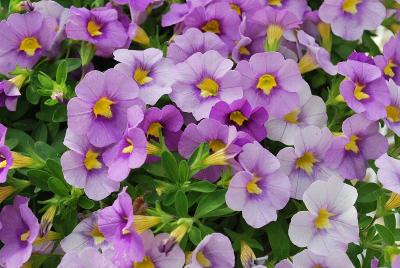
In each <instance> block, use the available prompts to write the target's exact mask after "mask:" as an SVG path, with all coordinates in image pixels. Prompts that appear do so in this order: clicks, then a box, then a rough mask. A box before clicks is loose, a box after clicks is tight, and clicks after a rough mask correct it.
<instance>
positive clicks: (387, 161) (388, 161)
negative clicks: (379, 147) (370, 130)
mask: <svg viewBox="0 0 400 268" xmlns="http://www.w3.org/2000/svg"><path fill="white" fill-rule="evenodd" d="M375 165H376V166H377V167H378V168H379V170H378V180H379V182H380V183H382V185H383V187H385V188H386V189H388V190H390V191H392V192H395V193H398V194H400V173H399V170H400V169H399V167H400V160H398V159H396V158H393V157H390V156H388V155H387V154H383V155H382V156H381V157H379V158H378V159H376V161H375Z"/></svg>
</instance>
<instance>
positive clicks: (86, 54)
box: [79, 42, 96, 66]
mask: <svg viewBox="0 0 400 268" xmlns="http://www.w3.org/2000/svg"><path fill="white" fill-rule="evenodd" d="M95 52H96V47H95V46H94V45H92V44H91V43H89V42H82V45H81V49H80V51H79V54H80V55H81V60H82V65H83V66H86V65H88V64H89V63H90V62H91V61H92V58H93V56H94V53H95Z"/></svg>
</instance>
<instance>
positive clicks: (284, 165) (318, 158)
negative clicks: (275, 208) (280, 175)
mask: <svg viewBox="0 0 400 268" xmlns="http://www.w3.org/2000/svg"><path fill="white" fill-rule="evenodd" d="M332 139H333V136H332V133H331V132H330V131H329V129H328V128H326V127H325V128H323V129H320V128H318V127H315V126H308V127H305V128H303V129H302V130H300V132H299V135H298V136H296V137H295V139H294V148H293V147H286V148H283V149H282V150H281V151H280V152H279V153H278V154H277V156H276V157H277V158H278V159H279V161H280V162H281V169H282V171H283V172H284V173H285V174H286V175H288V177H289V179H290V183H291V185H292V195H291V197H292V198H296V199H302V198H303V194H304V191H305V190H306V189H307V188H308V187H309V186H310V185H311V184H312V183H313V182H314V181H315V180H328V179H329V178H330V177H331V176H332V175H335V172H334V171H333V170H331V169H330V168H329V167H327V165H326V164H325V161H324V159H325V154H326V151H327V150H328V149H329V147H330V145H331V143H332Z"/></svg>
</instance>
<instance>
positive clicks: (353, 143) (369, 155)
mask: <svg viewBox="0 0 400 268" xmlns="http://www.w3.org/2000/svg"><path fill="white" fill-rule="evenodd" d="M342 130H343V135H339V136H337V137H334V139H333V141H332V145H331V147H330V148H329V150H328V151H327V153H326V156H325V162H326V163H327V165H328V166H329V167H330V168H332V169H334V170H337V171H338V172H339V174H340V175H341V176H342V177H344V178H346V179H363V178H364V176H365V173H366V169H367V166H368V162H367V160H371V159H372V160H375V159H377V158H379V157H380V156H381V155H383V154H384V153H386V151H387V149H388V142H387V139H386V138H385V137H384V136H382V135H381V134H380V133H379V124H378V122H373V121H369V120H368V119H366V118H365V117H364V116H362V115H359V114H355V115H353V116H351V117H349V118H347V119H346V120H344V122H343V124H342Z"/></svg>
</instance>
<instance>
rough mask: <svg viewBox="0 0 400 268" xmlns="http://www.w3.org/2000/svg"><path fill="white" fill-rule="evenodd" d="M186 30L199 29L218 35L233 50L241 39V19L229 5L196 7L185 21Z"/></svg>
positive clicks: (215, 4) (214, 4) (218, 4)
mask: <svg viewBox="0 0 400 268" xmlns="http://www.w3.org/2000/svg"><path fill="white" fill-rule="evenodd" d="M183 23H184V25H185V28H184V31H186V30H188V29H189V28H197V29H200V30H202V31H203V32H212V33H215V34H216V35H218V36H219V37H220V38H221V39H222V40H223V41H224V42H225V44H226V45H227V46H228V47H229V48H230V49H231V48H232V47H233V45H234V41H236V40H237V39H238V38H239V24H240V17H239V15H238V13H237V12H236V11H235V10H233V9H232V8H231V6H230V5H229V4H228V3H224V2H219V3H213V4H210V5H208V6H206V7H204V6H198V7H195V8H194V9H193V10H192V11H191V12H190V13H189V14H188V15H187V16H186V17H185V19H184V21H183Z"/></svg>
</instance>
